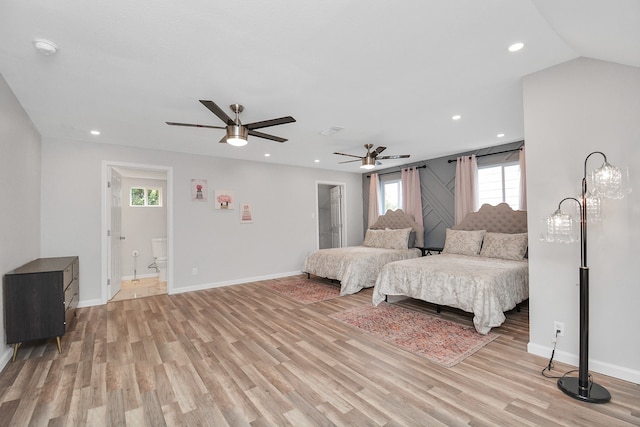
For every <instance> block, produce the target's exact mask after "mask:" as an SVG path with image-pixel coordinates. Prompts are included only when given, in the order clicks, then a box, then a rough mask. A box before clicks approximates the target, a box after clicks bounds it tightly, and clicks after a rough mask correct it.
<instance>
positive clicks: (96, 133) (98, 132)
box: [90, 130, 100, 135]
mask: <svg viewBox="0 0 640 427" xmlns="http://www.w3.org/2000/svg"><path fill="white" fill-rule="evenodd" d="M90 133H91V135H100V131H99V130H92V131H91V132H90Z"/></svg>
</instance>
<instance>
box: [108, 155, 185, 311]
mask: <svg viewBox="0 0 640 427" xmlns="http://www.w3.org/2000/svg"><path fill="white" fill-rule="evenodd" d="M111 167H122V168H129V169H141V170H149V171H159V172H165V173H166V175H167V194H166V196H167V198H166V201H167V293H168V294H172V293H173V261H174V257H173V168H172V167H170V166H158V165H148V164H142V163H125V162H116V161H110V160H103V161H102V230H101V231H102V257H101V264H102V274H101V282H100V283H101V289H102V292H101V301H102V304H106V303H107V301H108V300H109V291H108V289H109V288H108V287H107V278H108V275H109V270H108V269H109V266H108V263H107V256H108V250H109V249H108V247H109V244H108V243H109V241H108V239H109V238H108V237H107V230H109V228H110V224H109V223H108V221H107V218H108V215H107V210H108V209H110V207H111V195H110V193H109V191H107V190H108V188H107V180H108V173H107V172H108V169H109V168H111Z"/></svg>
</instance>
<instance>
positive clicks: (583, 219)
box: [546, 151, 624, 403]
mask: <svg viewBox="0 0 640 427" xmlns="http://www.w3.org/2000/svg"><path fill="white" fill-rule="evenodd" d="M594 154H600V155H602V157H604V163H603V165H602V166H601V167H600V168H598V169H596V170H594V171H593V172H592V174H591V184H592V185H593V187H594V191H593V192H590V191H589V190H588V188H587V161H588V160H589V157H591V156H592V155H594ZM622 181H623V176H622V171H621V170H620V169H618V168H616V167H614V166H611V165H610V164H609V163H608V162H607V156H605V155H604V153H602V152H600V151H594V152H593V153H590V154H589V155H588V156H587V157H586V158H585V159H584V176H583V178H582V195H581V200H578V199H577V198H574V197H567V198H564V199H562V200H561V201H560V203H558V209H557V210H556V211H555V212H554V213H553V214H552V215H551V216H550V217H549V218H548V219H547V236H546V240H547V241H550V242H572V241H574V240H575V234H574V232H573V222H574V221H573V218H571V216H570V215H568V214H565V213H564V212H562V210H561V205H562V203H563V202H564V201H566V200H573V201H575V202H576V203H577V205H578V209H579V211H580V245H581V249H580V354H579V365H578V377H577V378H575V377H569V376H563V377H562V378H560V379H559V380H558V388H560V390H562V391H563V392H564V393H565V394H567V395H569V396H571V397H573V398H574V399H578V400H582V401H584V402H590V403H605V402H608V401H609V400H611V394H610V393H609V391H608V390H607V389H606V388H604V387H603V386H601V385H599V384H596V383H595V382H593V381H591V379H590V377H589V267H587V223H588V222H587V219H588V216H593V217H594V218H598V219H599V218H600V207H601V205H600V200H601V199H600V197H606V198H612V199H621V198H622V197H624V191H623V182H622Z"/></svg>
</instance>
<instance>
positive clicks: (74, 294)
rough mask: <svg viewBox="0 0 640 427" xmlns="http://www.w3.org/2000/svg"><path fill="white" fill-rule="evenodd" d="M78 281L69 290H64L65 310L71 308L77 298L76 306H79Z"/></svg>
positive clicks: (72, 283) (70, 285)
mask: <svg viewBox="0 0 640 427" xmlns="http://www.w3.org/2000/svg"><path fill="white" fill-rule="evenodd" d="M78 285H79V282H78V279H76V280H74V281H72V282H71V283H70V284H69V286H67V289H65V290H64V308H65V310H66V309H68V308H69V307H70V306H71V302H72V301H73V300H74V298H75V303H76V305H77V304H78Z"/></svg>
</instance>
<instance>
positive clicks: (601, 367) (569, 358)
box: [527, 343, 640, 384]
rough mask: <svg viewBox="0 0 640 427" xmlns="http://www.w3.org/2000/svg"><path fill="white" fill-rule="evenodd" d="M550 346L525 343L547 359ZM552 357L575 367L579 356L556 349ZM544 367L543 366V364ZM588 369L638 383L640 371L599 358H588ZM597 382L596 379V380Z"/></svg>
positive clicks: (550, 349)
mask: <svg viewBox="0 0 640 427" xmlns="http://www.w3.org/2000/svg"><path fill="white" fill-rule="evenodd" d="M552 350H553V349H552V348H551V347H546V346H543V345H539V344H533V343H529V344H527V352H529V353H531V354H535V355H538V356H542V357H544V358H546V359H547V360H548V359H549V357H551V351H552ZM554 359H555V360H557V361H558V362H562V363H566V364H569V365H572V366H575V367H577V366H578V364H579V357H578V355H577V354H573V353H568V352H566V351H558V350H556V352H555V355H554ZM543 367H544V366H543ZM589 371H590V372H598V373H600V374H603V375H608V376H610V377H614V378H618V379H621V380H624V381H629V382H632V383H634V384H640V371H638V370H635V369H629V368H625V367H624V366H618V365H613V364H611V363H606V362H602V361H599V360H594V359H589ZM596 382H597V381H596Z"/></svg>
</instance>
